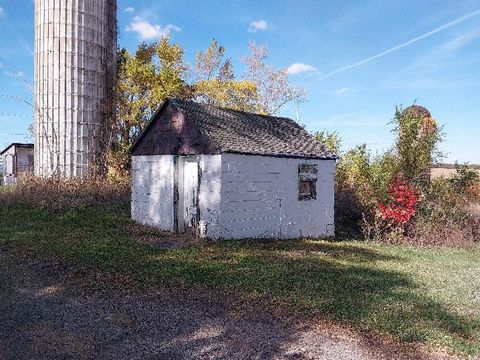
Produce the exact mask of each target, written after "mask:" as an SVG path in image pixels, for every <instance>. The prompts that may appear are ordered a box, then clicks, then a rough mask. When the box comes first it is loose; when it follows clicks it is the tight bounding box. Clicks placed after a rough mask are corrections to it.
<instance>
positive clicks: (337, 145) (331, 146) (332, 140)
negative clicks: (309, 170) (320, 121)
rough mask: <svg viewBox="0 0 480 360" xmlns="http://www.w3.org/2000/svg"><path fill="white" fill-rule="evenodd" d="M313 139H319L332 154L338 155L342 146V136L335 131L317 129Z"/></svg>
mask: <svg viewBox="0 0 480 360" xmlns="http://www.w3.org/2000/svg"><path fill="white" fill-rule="evenodd" d="M313 136H314V138H315V140H318V141H320V142H321V143H323V144H325V146H326V147H327V148H328V150H330V151H331V152H333V153H334V154H337V155H339V154H340V151H341V148H342V138H341V137H340V134H339V133H338V132H337V131H332V132H329V131H325V130H322V131H318V132H316V133H315V134H314V135H313Z"/></svg>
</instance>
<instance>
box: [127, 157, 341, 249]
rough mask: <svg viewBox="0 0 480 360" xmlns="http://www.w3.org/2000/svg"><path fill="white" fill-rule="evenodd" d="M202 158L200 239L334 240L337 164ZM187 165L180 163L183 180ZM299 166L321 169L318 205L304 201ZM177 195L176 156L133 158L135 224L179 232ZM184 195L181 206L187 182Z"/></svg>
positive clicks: (296, 160) (291, 160)
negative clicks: (322, 238) (176, 210)
mask: <svg viewBox="0 0 480 360" xmlns="http://www.w3.org/2000/svg"><path fill="white" fill-rule="evenodd" d="M196 158H197V159H198V161H199V166H200V169H201V179H200V193H199V208H200V223H199V234H200V236H202V237H208V238H213V239H221V238H226V239H241V238H280V239H290V238H300V237H327V236H328V237H329V236H334V225H333V224H334V171H335V161H334V160H304V159H290V158H277V157H267V156H252V155H237V154H222V155H200V156H196ZM182 163H183V160H182V157H179V160H178V164H179V169H178V177H179V179H181V178H182V175H181V174H182V171H181V165H182ZM299 164H316V165H318V170H319V171H318V180H317V198H316V199H315V200H304V201H300V200H298V165H299ZM173 192H174V156H173V155H159V156H134V157H133V164H132V217H133V219H135V220H136V221H138V222H140V223H143V224H147V225H151V226H155V227H158V228H161V229H163V230H167V231H173V230H174V202H173V197H174V194H173ZM179 192H180V199H179V203H180V204H181V203H182V199H181V192H182V184H181V180H179ZM181 213H182V209H179V214H181ZM180 221H181V219H180Z"/></svg>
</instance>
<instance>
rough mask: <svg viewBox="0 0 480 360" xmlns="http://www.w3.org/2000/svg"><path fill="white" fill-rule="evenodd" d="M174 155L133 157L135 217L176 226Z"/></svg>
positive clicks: (165, 226)
mask: <svg viewBox="0 0 480 360" xmlns="http://www.w3.org/2000/svg"><path fill="white" fill-rule="evenodd" d="M173 196H174V157H173V156H172V155H155V156H134V157H133V158H132V218H133V219H134V220H135V221H137V222H139V223H141V224H144V225H149V226H154V227H158V228H160V229H163V230H166V231H173V230H174V201H173Z"/></svg>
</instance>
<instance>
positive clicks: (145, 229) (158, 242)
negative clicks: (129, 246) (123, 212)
mask: <svg viewBox="0 0 480 360" xmlns="http://www.w3.org/2000/svg"><path fill="white" fill-rule="evenodd" d="M125 230H126V232H127V233H128V234H129V235H130V237H131V238H132V239H135V240H137V241H138V242H139V243H141V244H145V245H150V246H154V247H157V248H160V249H177V248H182V247H186V246H190V245H192V244H199V243H204V242H205V240H203V239H201V238H199V237H195V236H192V235H187V234H174V233H169V232H166V231H162V230H159V229H156V228H154V227H151V226H145V225H140V224H136V223H129V224H128V225H126V226H125Z"/></svg>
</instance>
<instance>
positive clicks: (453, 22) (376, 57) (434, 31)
mask: <svg viewBox="0 0 480 360" xmlns="http://www.w3.org/2000/svg"><path fill="white" fill-rule="evenodd" d="M478 15H480V9H479V10H477V11H474V12H472V13H469V14H466V15H464V16H462V17H460V18H458V19H455V20H453V21H450V22H448V23H446V24H444V25H442V26H439V27H437V28H436V29H433V30H431V31H429V32H427V33H425V34H422V35H420V36H417V37H415V38H413V39H410V40H408V41H406V42H404V43H402V44H400V45H397V46H394V47H391V48H390V49H387V50H385V51H382V52H381V53H378V54H376V55H373V56H371V57H369V58H366V59H364V60H361V61H358V62H356V63H353V64H350V65H346V66H342V67H340V68H338V69H336V70H333V71H331V72H329V73H327V74H325V75H324V76H322V77H321V79H322V80H323V79H328V78H330V77H332V76H335V75H337V74H340V73H343V72H345V71H347V70H350V69H354V68H357V67H359V66H362V65H365V64H368V63H370V62H372V61H374V60H376V59H379V58H381V57H384V56H385V55H388V54H390V53H393V52H395V51H398V50H400V49H403V48H405V47H407V46H410V45H412V44H415V43H416V42H419V41H421V40H423V39H426V38H429V37H430V36H432V35H435V34H437V33H439V32H441V31H444V30H447V29H449V28H451V27H453V26H455V25H457V24H460V23H462V22H464V21H466V20H468V19H471V18H473V17H475V16H478Z"/></svg>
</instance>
